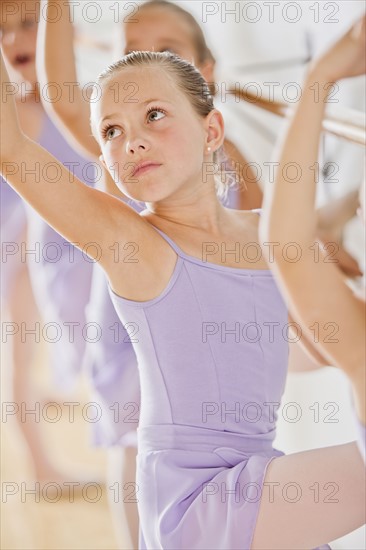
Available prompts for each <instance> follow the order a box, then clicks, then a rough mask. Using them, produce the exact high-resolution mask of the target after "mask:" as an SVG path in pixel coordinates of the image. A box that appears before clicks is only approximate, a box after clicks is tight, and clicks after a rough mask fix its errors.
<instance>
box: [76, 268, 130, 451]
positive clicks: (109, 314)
mask: <svg viewBox="0 0 366 550" xmlns="http://www.w3.org/2000/svg"><path fill="white" fill-rule="evenodd" d="M86 315H87V320H88V322H89V323H96V324H97V325H98V327H100V338H98V340H96V341H95V342H93V343H91V342H90V343H88V344H87V354H86V361H85V364H86V366H87V372H88V374H89V377H90V388H91V392H92V399H93V401H95V402H96V403H97V404H98V406H99V414H100V419H99V420H98V422H95V423H93V424H92V430H93V443H94V445H98V446H110V445H120V446H124V445H126V446H127V445H128V446H131V445H133V446H135V445H136V436H135V435H133V434H136V429H137V425H138V420H139V413H140V383H139V375H138V369H137V360H136V354H135V351H134V349H133V347H132V344H131V342H130V337H129V335H128V332H127V331H126V329H125V328H124V327H123V325H122V324H121V322H120V320H119V318H118V316H117V313H116V311H115V309H114V306H113V304H112V301H111V298H110V295H109V292H108V283H107V279H106V277H105V275H104V272H103V271H102V269H101V268H100V267H99V266H98V265H96V266H95V268H94V274H93V282H92V289H91V295H90V302H89V304H88V306H87V310H86ZM131 432H133V434H132V433H131Z"/></svg>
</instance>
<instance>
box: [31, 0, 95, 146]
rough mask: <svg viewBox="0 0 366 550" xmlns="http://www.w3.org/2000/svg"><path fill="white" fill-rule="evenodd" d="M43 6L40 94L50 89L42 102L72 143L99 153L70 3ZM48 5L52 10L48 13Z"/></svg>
mask: <svg viewBox="0 0 366 550" xmlns="http://www.w3.org/2000/svg"><path fill="white" fill-rule="evenodd" d="M42 8H43V9H42V11H41V13H42V17H41V19H40V24H39V29H38V44H37V75H38V78H39V80H40V89H41V97H42V90H44V89H47V101H44V102H43V105H44V107H45V109H46V111H47V112H48V114H49V115H50V116H51V117H52V118H55V121H56V123H59V124H60V123H61V125H62V127H63V130H66V137H69V138H71V140H72V141H73V143H72V145H73V146H74V145H75V142H74V140H76V142H77V144H78V145H79V146H80V148H81V152H83V153H86V154H87V155H88V156H92V157H95V156H98V155H99V154H100V150H99V146H98V144H97V143H96V141H95V139H94V138H93V137H92V136H91V135H90V134H91V132H90V122H89V118H90V105H89V102H88V101H87V99H86V98H84V96H83V93H82V90H81V86H80V83H79V82H78V79H77V71H76V61H75V52H74V28H73V25H72V19H71V12H70V3H69V2H68V1H67V0H52V1H51V0H42ZM46 8H48V9H49V10H50V11H49V12H47V11H46ZM56 8H57V10H56ZM51 83H57V86H48V84H51ZM52 94H53V95H54V97H53V96H52Z"/></svg>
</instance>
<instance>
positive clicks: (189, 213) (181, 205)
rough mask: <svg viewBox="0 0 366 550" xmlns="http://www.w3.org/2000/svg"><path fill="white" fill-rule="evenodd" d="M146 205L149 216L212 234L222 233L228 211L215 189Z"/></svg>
mask: <svg viewBox="0 0 366 550" xmlns="http://www.w3.org/2000/svg"><path fill="white" fill-rule="evenodd" d="M146 207H147V210H146V211H145V212H146V216H147V217H148V216H149V215H150V216H151V215H153V216H154V217H156V218H159V219H161V220H164V221H166V222H169V223H170V224H174V225H177V226H186V227H192V228H196V229H202V230H204V231H207V232H210V233H212V234H215V233H220V229H221V228H222V224H223V222H224V220H225V218H226V213H227V209H226V208H225V207H224V206H223V205H222V204H221V202H220V201H219V199H218V198H217V195H216V192H215V191H213V192H212V193H211V192H209V193H205V194H203V195H201V196H199V197H197V196H196V195H195V196H191V197H187V198H185V199H181V198H180V199H179V201H178V200H174V198H171V199H168V200H165V201H161V202H158V203H146Z"/></svg>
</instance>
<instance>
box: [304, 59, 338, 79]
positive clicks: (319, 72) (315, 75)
mask: <svg viewBox="0 0 366 550" xmlns="http://www.w3.org/2000/svg"><path fill="white" fill-rule="evenodd" d="M306 80H313V81H314V82H319V83H320V84H332V83H334V82H336V81H337V80H338V79H337V78H336V77H335V76H332V74H331V71H329V70H327V69H326V68H325V67H324V66H323V65H322V63H321V61H320V60H317V61H313V62H310V63H309V65H308V68H307V72H306Z"/></svg>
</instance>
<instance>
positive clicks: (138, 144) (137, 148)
mask: <svg viewBox="0 0 366 550" xmlns="http://www.w3.org/2000/svg"><path fill="white" fill-rule="evenodd" d="M149 148H150V147H149V144H148V143H147V141H146V140H145V139H143V138H133V139H130V140H128V141H127V143H126V153H129V154H131V155H135V154H136V153H139V152H141V151H148V150H149Z"/></svg>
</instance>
